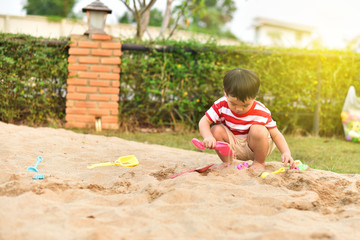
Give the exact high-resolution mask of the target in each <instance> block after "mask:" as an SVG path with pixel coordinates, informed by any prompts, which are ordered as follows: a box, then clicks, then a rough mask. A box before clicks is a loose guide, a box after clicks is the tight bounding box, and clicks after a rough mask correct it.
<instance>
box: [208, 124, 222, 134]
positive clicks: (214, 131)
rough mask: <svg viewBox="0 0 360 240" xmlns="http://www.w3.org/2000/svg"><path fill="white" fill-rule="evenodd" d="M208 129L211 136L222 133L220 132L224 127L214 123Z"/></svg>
mask: <svg viewBox="0 0 360 240" xmlns="http://www.w3.org/2000/svg"><path fill="white" fill-rule="evenodd" d="M210 130H211V133H212V135H213V136H218V135H222V133H223V132H224V131H225V129H224V127H223V126H221V125H214V126H212V127H211V129H210Z"/></svg>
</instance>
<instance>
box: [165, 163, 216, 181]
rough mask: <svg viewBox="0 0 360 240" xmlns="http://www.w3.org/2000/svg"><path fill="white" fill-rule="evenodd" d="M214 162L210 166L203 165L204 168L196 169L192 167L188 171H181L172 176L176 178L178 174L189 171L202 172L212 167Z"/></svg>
mask: <svg viewBox="0 0 360 240" xmlns="http://www.w3.org/2000/svg"><path fill="white" fill-rule="evenodd" d="M213 165H214V164H213V163H212V164H210V165H208V166H205V167H202V168H194V169H191V170H188V171H185V172H181V173H178V174H175V175H172V176H170V178H175V177H177V176H180V175H182V174H185V173H189V172H199V173H202V172H205V171H206V170H208V169H209V168H210V167H212V166H213Z"/></svg>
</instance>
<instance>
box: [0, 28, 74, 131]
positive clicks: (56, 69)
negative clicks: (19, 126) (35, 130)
mask: <svg viewBox="0 0 360 240" xmlns="http://www.w3.org/2000/svg"><path fill="white" fill-rule="evenodd" d="M53 42H54V40H51V39H41V38H35V37H31V36H27V35H14V34H0V81H1V84H0V95H1V98H2V101H0V120H1V121H4V122H11V123H22V122H26V123H28V124H32V125H33V124H43V123H47V122H48V121H54V120H55V121H58V120H60V121H62V120H64V116H65V95H66V92H65V87H66V79H67V75H68V71H67V59H68V54H67V41H62V42H63V43H62V44H56V46H50V45H54V44H51V43H53ZM58 42H60V43H61V41H58Z"/></svg>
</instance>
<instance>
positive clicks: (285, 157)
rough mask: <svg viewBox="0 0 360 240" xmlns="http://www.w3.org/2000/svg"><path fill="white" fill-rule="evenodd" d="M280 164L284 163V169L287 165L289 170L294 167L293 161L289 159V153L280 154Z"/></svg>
mask: <svg viewBox="0 0 360 240" xmlns="http://www.w3.org/2000/svg"><path fill="white" fill-rule="evenodd" d="M281 162H282V163H284V167H286V165H287V164H288V163H289V164H290V169H293V168H294V167H295V162H294V159H293V158H292V157H291V154H290V153H289V152H284V153H283V154H281Z"/></svg>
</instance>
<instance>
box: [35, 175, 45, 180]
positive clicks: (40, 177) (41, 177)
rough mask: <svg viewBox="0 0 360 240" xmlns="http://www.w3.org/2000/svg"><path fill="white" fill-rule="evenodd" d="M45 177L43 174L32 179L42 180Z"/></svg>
mask: <svg viewBox="0 0 360 240" xmlns="http://www.w3.org/2000/svg"><path fill="white" fill-rule="evenodd" d="M44 178H45V175H44V174H35V176H34V177H33V179H44Z"/></svg>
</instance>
